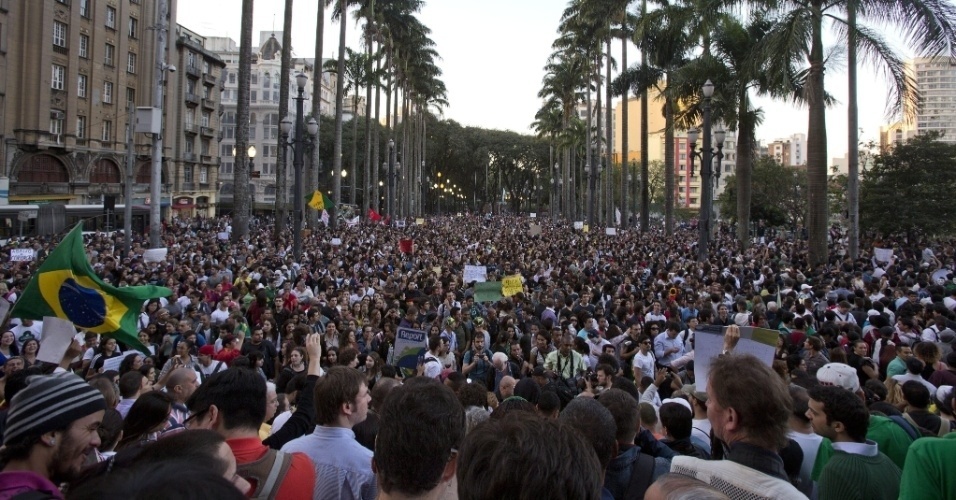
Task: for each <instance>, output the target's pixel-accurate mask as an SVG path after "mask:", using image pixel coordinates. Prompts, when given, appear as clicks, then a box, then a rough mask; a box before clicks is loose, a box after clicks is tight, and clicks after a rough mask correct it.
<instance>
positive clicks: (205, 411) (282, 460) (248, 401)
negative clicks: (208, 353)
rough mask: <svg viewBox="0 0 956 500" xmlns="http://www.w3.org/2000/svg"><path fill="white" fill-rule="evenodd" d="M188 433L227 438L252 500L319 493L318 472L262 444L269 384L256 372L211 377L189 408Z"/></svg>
mask: <svg viewBox="0 0 956 500" xmlns="http://www.w3.org/2000/svg"><path fill="white" fill-rule="evenodd" d="M187 406H188V407H189V411H190V416H189V418H187V419H186V422H185V426H186V428H187V429H211V430H214V431H216V432H218V433H219V434H220V435H222V436H223V437H225V438H226V444H228V445H229V448H230V449H232V453H233V455H235V456H236V464H237V466H238V467H237V473H238V474H239V475H240V476H241V477H242V478H244V479H245V480H247V481H249V483H250V484H251V485H252V487H253V488H254V490H253V491H252V492H250V493H249V496H250V497H252V498H266V497H268V498H275V499H276V500H280V499H299V498H302V492H304V491H313V490H314V488H315V468H314V466H313V465H312V461H311V460H309V457H308V456H306V455H304V454H301V453H282V452H276V451H275V450H272V449H270V448H269V447H268V446H266V445H264V444H262V440H261V439H259V427H260V426H261V425H262V422H264V421H265V417H266V381H265V380H263V379H262V377H261V376H259V374H258V373H256V372H254V371H252V370H246V369H243V368H230V369H227V370H224V371H221V372H219V373H216V374H213V375H211V376H210V377H209V378H207V379H206V381H205V382H204V383H203V384H202V385H201V386H199V388H198V389H196V392H195V393H193V396H192V397H191V398H189V402H188V403H187Z"/></svg>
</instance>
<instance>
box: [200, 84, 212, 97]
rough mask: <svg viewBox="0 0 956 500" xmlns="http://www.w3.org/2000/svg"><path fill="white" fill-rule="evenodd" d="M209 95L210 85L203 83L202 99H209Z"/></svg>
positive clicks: (210, 92)
mask: <svg viewBox="0 0 956 500" xmlns="http://www.w3.org/2000/svg"><path fill="white" fill-rule="evenodd" d="M210 96H212V87H210V86H208V85H203V87H202V98H203V99H209V97H210Z"/></svg>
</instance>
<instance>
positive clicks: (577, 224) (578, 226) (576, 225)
mask: <svg viewBox="0 0 956 500" xmlns="http://www.w3.org/2000/svg"><path fill="white" fill-rule="evenodd" d="M574 229H584V222H583V221H576V222H575V223H574Z"/></svg>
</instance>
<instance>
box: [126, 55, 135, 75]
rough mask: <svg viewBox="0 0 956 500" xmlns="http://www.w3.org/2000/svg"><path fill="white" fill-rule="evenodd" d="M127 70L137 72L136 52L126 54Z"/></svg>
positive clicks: (131, 72) (133, 73) (132, 72)
mask: <svg viewBox="0 0 956 500" xmlns="http://www.w3.org/2000/svg"><path fill="white" fill-rule="evenodd" d="M126 72H127V73H129V74H131V75H135V74H136V54H134V53H132V52H129V53H127V54H126Z"/></svg>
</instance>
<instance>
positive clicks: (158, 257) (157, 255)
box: [143, 248, 169, 262]
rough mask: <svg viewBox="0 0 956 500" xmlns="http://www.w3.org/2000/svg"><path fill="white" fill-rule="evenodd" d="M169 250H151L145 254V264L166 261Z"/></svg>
mask: <svg viewBox="0 0 956 500" xmlns="http://www.w3.org/2000/svg"><path fill="white" fill-rule="evenodd" d="M167 252H169V249H168V248H150V249H149V250H146V251H145V252H143V262H162V261H164V260H166V253H167Z"/></svg>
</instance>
